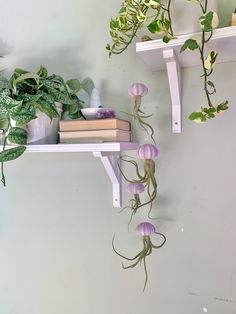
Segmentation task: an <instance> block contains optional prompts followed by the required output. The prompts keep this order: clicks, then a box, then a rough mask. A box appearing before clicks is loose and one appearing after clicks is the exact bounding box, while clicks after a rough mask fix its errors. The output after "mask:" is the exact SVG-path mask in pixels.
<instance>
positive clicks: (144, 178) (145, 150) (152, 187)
mask: <svg viewBox="0 0 236 314" xmlns="http://www.w3.org/2000/svg"><path fill="white" fill-rule="evenodd" d="M158 153H159V151H158V149H157V147H156V146H155V145H153V144H143V145H141V146H140V147H139V149H138V156H139V158H140V159H141V160H144V165H143V170H144V174H141V173H140V170H139V166H138V164H137V162H136V161H135V160H131V159H129V157H123V156H122V157H121V158H120V160H122V161H125V162H128V163H130V164H131V165H133V166H134V168H135V171H136V175H137V177H138V179H136V180H130V179H129V178H127V176H126V175H125V174H124V172H123V171H122V169H121V167H120V165H119V163H118V166H119V169H120V172H121V174H122V176H123V177H124V178H125V180H126V181H127V182H129V183H133V184H143V185H144V186H145V187H146V188H147V193H148V196H149V200H148V201H147V202H146V203H144V204H142V206H144V205H147V204H150V206H151V208H152V203H153V201H154V199H155V198H156V196H157V182H156V178H155V161H154V159H155V158H156V157H157V156H158ZM151 208H150V211H151ZM150 211H149V213H150ZM149 218H150V217H149Z"/></svg>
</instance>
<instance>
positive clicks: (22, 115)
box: [11, 108, 37, 125]
mask: <svg viewBox="0 0 236 314" xmlns="http://www.w3.org/2000/svg"><path fill="white" fill-rule="evenodd" d="M33 109H34V110H32V111H30V110H27V109H25V108H22V109H21V111H20V112H19V113H18V114H17V115H11V118H12V119H13V120H14V121H16V124H17V125H24V124H26V123H28V122H30V121H31V120H33V119H36V118H37V117H36V115H35V108H33Z"/></svg>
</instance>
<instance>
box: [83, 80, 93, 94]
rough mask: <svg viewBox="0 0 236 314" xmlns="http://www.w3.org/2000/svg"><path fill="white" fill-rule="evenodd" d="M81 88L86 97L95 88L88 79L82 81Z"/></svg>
mask: <svg viewBox="0 0 236 314" xmlns="http://www.w3.org/2000/svg"><path fill="white" fill-rule="evenodd" d="M81 86H82V88H83V90H84V91H85V92H86V93H87V94H88V95H91V94H92V90H93V89H94V87H95V85H94V82H93V80H92V79H91V78H89V77H86V78H85V79H83V81H82V83H81Z"/></svg>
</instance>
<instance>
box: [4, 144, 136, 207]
mask: <svg viewBox="0 0 236 314" xmlns="http://www.w3.org/2000/svg"><path fill="white" fill-rule="evenodd" d="M12 147H14V146H13V145H12V146H7V147H6V148H12ZM137 148H138V144H137V143H129V142H109V143H89V144H48V145H27V147H26V152H28V153H92V154H93V156H94V157H98V158H99V159H100V160H101V162H102V164H103V166H104V168H105V170H106V173H107V175H108V176H109V178H110V180H111V183H112V189H113V206H114V207H121V206H122V199H121V182H122V181H121V176H120V171H119V169H118V166H117V162H118V159H119V157H120V154H121V152H122V151H128V150H136V149H137Z"/></svg>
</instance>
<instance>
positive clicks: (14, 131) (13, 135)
mask: <svg viewBox="0 0 236 314" xmlns="http://www.w3.org/2000/svg"><path fill="white" fill-rule="evenodd" d="M7 139H8V140H9V141H10V142H11V143H14V144H18V145H26V144H27V131H26V130H24V129H22V128H19V127H13V128H11V129H10V131H9V133H8V135H7Z"/></svg>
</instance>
